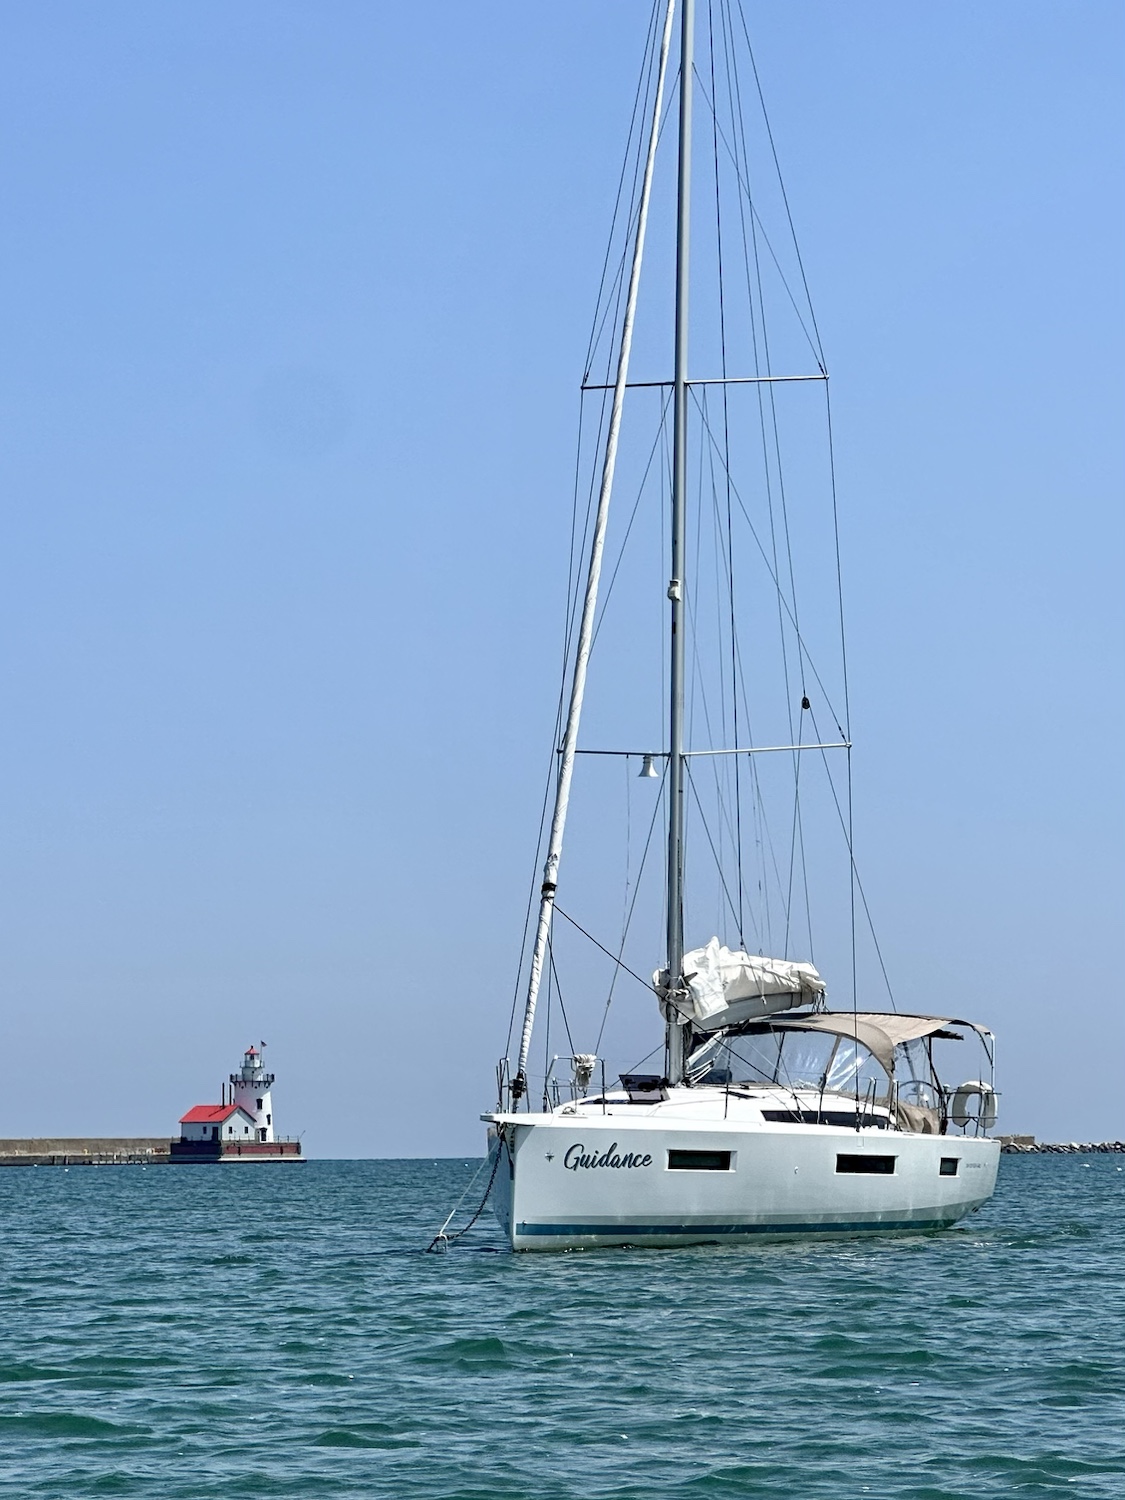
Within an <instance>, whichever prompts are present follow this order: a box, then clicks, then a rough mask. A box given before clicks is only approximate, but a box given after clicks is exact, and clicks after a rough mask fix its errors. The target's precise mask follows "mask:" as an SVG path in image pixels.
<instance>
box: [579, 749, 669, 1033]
mask: <svg viewBox="0 0 1125 1500" xmlns="http://www.w3.org/2000/svg"><path fill="white" fill-rule="evenodd" d="M625 759H626V765H628V756H626V758H625ZM626 775H629V772H628V771H626ZM666 790H667V783H666V782H664V781H663V779H662V781H661V786H660V796H659V797H657V798H656V799H655V800H654V802H653V808H652V817H651V818H650V819H649V824H648V834H647V835H646V837H645V846H644V849H643V850H642V852H641V862H640V864H639V865H638V866H637V879H636V883H635V884H634V886H633V899H632V901H631V902H630V903H629V910H628V913H627V915H626V917H625V921H624V923H623V925H622V929H621V946H620V947H619V948H618V950H617V958H616V960H615V967H614V970H613V977H612V978H611V979H610V982H609V993H608V994H607V995H606V1000H605V1009H604V1010H603V1011H602V1020H601V1025H600V1026H599V1027H598V1037H597V1041H596V1042H595V1043H594V1051H595V1052H599V1051H600V1050H601V1045H602V1036H603V1035H604V1033H605V1027H606V1022H607V1021H608V1019H609V1007H610V1006H611V1004H612V1003H613V992H614V989H615V988H616V985H617V975H618V973H619V972H620V969H622V968H624V967H625V966H624V964H622V963H621V955H622V954H623V953H624V952H625V941H626V939H627V938H628V936H629V929H630V928H631V927H632V925H633V913H634V912H635V911H636V908H637V897H638V896H639V895H640V891H641V878H642V876H643V875H644V872H645V865H646V864H647V862H648V851H649V848H650V847H651V845H652V835H653V832H654V830H655V828H656V819H657V814H658V813H660V812H661V811H662V809H663V808H664V806H665V794H666ZM627 972H631V971H627ZM633 977H634V978H636V975H634V976H633ZM650 988H651V986H650ZM661 1045H663V1043H662V1044H661Z"/></svg>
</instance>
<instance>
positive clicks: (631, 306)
mask: <svg viewBox="0 0 1125 1500" xmlns="http://www.w3.org/2000/svg"><path fill="white" fill-rule="evenodd" d="M675 14H676V0H668V3H667V7H666V10H665V13H664V30H663V34H662V36H661V42H660V63H659V67H658V69H657V77H656V92H655V95H654V98H653V105H652V116H651V120H650V124H649V136H648V148H647V152H646V155H645V170H644V177H643V179H642V182H641V196H640V200H639V202H638V205H637V232H636V238H635V239H634V241H633V260H632V266H631V268H630V272H629V292H628V296H627V298H626V301H625V316H624V318H623V320H622V323H621V344H620V347H619V350H618V355H617V377H616V381H615V384H614V387H613V405H612V408H611V410H610V418H609V432H608V435H607V437H606V445H605V457H604V459H603V462H602V480H601V489H600V491H599V493H598V509H597V513H596V516H595V520H594V534H593V538H592V540H591V543H590V562H589V566H588V568H587V572H586V593H585V596H584V598H583V600H582V618H581V622H580V624H579V627H578V645H577V648H576V650H575V653H574V674H573V677H572V678H571V686H570V704H569V707H568V709H567V717H566V729H565V732H564V734H563V741H562V745H561V746H560V748H559V772H558V779H557V781H556V783H555V807H554V812H553V814H552V817H551V833H550V838H549V840H548V843H547V860H546V863H545V864H544V866H543V885H542V887H541V889H540V892H539V920H538V922H537V924H536V928H535V946H534V947H533V949H532V952H531V967H530V972H529V974H528V981H527V998H526V1000H525V1001H524V1012H523V1030H522V1032H521V1034H520V1050H519V1058H518V1060H517V1063H516V1076H515V1078H514V1079H513V1080H512V1099H513V1101H518V1100H519V1099H520V1098H521V1097H522V1096H523V1094H524V1093H526V1091H527V1058H528V1052H529V1050H530V1047H531V1030H532V1026H533V1025H534V1023H535V1006H536V1002H537V1000H538V998H539V987H540V984H541V982H542V978H543V965H544V961H545V959H546V957H547V947H548V944H549V942H550V938H551V918H552V916H553V913H554V906H555V889H556V885H557V883H558V876H559V861H560V859H561V858H562V845H563V833H564V831H565V829H566V813H567V806H568V804H569V802H570V784H571V781H572V779H573V777H574V759H575V756H576V754H577V751H578V728H579V723H580V720H581V717H582V699H583V697H584V695H585V692H586V671H587V667H588V665H589V661H590V650H591V648H592V646H593V643H594V621H595V618H596V616H597V608H598V583H599V581H600V579H601V571H602V554H603V552H604V550H605V533H606V526H607V524H608V521H609V501H610V495H611V494H612V491H613V475H614V470H615V468H616V465H617V444H618V438H619V436H620V431H621V413H622V410H623V408H624V405H625V390H626V387H627V385H628V383H629V355H630V353H631V351H632V347H633V322H634V319H635V317H636V311H637V292H638V290H639V288H640V282H641V260H642V257H643V255H644V245H645V229H646V227H647V224H648V205H649V199H650V197H651V193H652V169H653V164H654V162H655V161H656V145H657V141H658V140H659V137H660V116H661V113H662V110H663V107H664V81H665V78H666V76H667V71H668V52H669V49H670V47H671V41H672V23H673V21H674V19H675ZM681 92H682V91H681ZM681 138H682V132H681Z"/></svg>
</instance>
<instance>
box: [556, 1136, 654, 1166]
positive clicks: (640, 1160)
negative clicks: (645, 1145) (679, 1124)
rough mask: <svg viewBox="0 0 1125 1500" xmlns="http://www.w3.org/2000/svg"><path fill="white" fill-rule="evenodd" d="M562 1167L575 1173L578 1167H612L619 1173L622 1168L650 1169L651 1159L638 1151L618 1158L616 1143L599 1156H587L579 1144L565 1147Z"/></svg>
mask: <svg viewBox="0 0 1125 1500" xmlns="http://www.w3.org/2000/svg"><path fill="white" fill-rule="evenodd" d="M563 1166H564V1167H565V1168H566V1169H567V1171H568V1172H577V1171H578V1169H579V1167H613V1168H614V1169H615V1170H618V1171H619V1170H620V1169H621V1168H622V1167H651V1166H652V1157H651V1156H648V1155H647V1154H645V1155H642V1154H641V1152H639V1151H636V1152H634V1151H626V1152H625V1153H624V1154H623V1155H622V1156H618V1154H617V1142H616V1141H614V1143H613V1145H612V1146H611V1147H610V1148H609V1150H608V1151H603V1152H602V1154H601V1155H600V1156H598V1155H597V1154H596V1153H592V1154H590V1155H587V1154H586V1148H585V1146H584V1145H583V1144H582V1143H581V1142H579V1144H578V1145H577V1146H568V1147H567V1152H566V1155H565V1156H564V1157H563Z"/></svg>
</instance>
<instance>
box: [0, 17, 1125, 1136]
mask: <svg viewBox="0 0 1125 1500" xmlns="http://www.w3.org/2000/svg"><path fill="white" fill-rule="evenodd" d="M747 13H748V18H749V23H750V28H751V34H752V37H753V39H754V43H755V50H756V55H757V60H758V67H759V71H760V74H761V78H762V83H763V87H764V90H765V93H766V97H767V101H768V103H769V107H770V114H771V120H772V124H773V129H774V134H775V138H776V141H777V146H778V150H779V154H780V157H781V162H782V167H783V170H784V174H785V181H786V186H787V190H788V194H789V200H790V204H791V207H792V210H793V214H794V218H795V221H796V225H797V231H798V235H799V238H800V243H801V247H802V252H803V255H804V260H805V266H806V270H807V273H808V278H809V283H810V286H811V289H812V295H813V301H814V304H815V306H816V309H817V316H818V319H819V324H820V330H821V334H822V338H823V342H824V346H825V349H826V353H827V360H828V367H829V369H830V371H831V376H832V387H833V393H834V394H833V410H834V430H835V438H836V463H837V478H838V485H839V496H840V514H841V531H842V550H843V564H844V588H845V602H846V606H847V616H848V649H849V660H850V664H851V671H852V727H853V739H854V742H855V752H854V764H855V775H856V782H855V803H856V830H857V832H856V848H857V858H858V862H859V866H860V870H861V873H862V877H863V881H864V887H865V890H866V892H867V894H868V897H869V900H870V903H871V906H872V911H873V915H874V918H875V922H876V926H877V929H878V932H879V937H880V942H881V946H882V951H883V955H884V958H885V960H886V962H887V965H888V969H889V971H890V972H891V974H892V975H893V976H894V981H895V986H896V989H897V991H898V992H899V994H900V1000H901V997H902V996H905V997H906V999H907V1000H908V1002H909V1003H908V1004H905V1005H903V1008H905V1009H911V1010H914V1009H918V1010H930V1009H932V1010H935V1011H938V1012H944V1013H957V1014H968V1015H970V1016H972V1017H973V1018H975V1019H980V1020H982V1021H985V1022H986V1023H987V1024H989V1025H991V1026H992V1028H993V1029H994V1030H995V1032H996V1034H997V1038H998V1075H999V1081H1000V1087H1001V1091H1002V1096H1001V1124H1002V1128H1004V1129H1008V1130H1012V1131H1032V1132H1034V1133H1036V1134H1038V1135H1039V1136H1040V1137H1041V1138H1046V1139H1055V1140H1058V1139H1062V1140H1091V1139H1106V1138H1121V1137H1125V1106H1123V1101H1125V1090H1123V1088H1122V1076H1121V1074H1122V1062H1123V1044H1125V1022H1123V1020H1122V1009H1123V1007H1122V995H1121V990H1122V986H1121V983H1120V980H1119V979H1118V978H1116V977H1115V971H1114V970H1113V967H1112V966H1113V963H1114V962H1115V961H1116V957H1115V956H1120V949H1121V914H1122V903H1121V896H1122V850H1123V848H1125V840H1123V837H1122V835H1123V833H1125V830H1123V828H1122V821H1123V820H1122V797H1121V775H1120V766H1121V751H1122V739H1123V736H1122V727H1123V726H1122V693H1121V680H1122V674H1121V666H1122V660H1121V656H1122V653H1121V642H1122V624H1123V622H1122V590H1121V564H1122V553H1123V550H1125V549H1123V546H1122V508H1121V489H1122V484H1121V481H1122V461H1121V460H1122V454H1121V437H1120V433H1121V394H1122V390H1121V387H1122V376H1121V360H1120V353H1119V351H1120V348H1121V343H1122V301H1123V299H1122V282H1121V274H1120V267H1121V265H1122V263H1123V258H1122V210H1121V204H1122V201H1123V200H1122V194H1121V185H1122V139H1123V136H1122V131H1121V123H1122V121H1121V85H1120V77H1119V58H1120V55H1121V43H1122V39H1123V38H1122V32H1123V31H1125V16H1123V13H1122V11H1121V8H1120V6H1119V5H1117V4H1116V3H1108V0H1107V3H1103V0H1066V3H1063V0H1049V3H1048V0H1018V3H1016V0H992V3H990V4H988V5H985V6H981V5H970V4H968V3H964V0H954V3H950V4H946V5H942V6H920V5H916V6H903V5H898V4H893V3H890V0H858V3H854V4H850V5H847V6H841V5H838V4H836V3H830V0H785V3H781V0H761V3H755V4H749V5H748V7H747ZM648 15H649V7H648V4H647V0H614V3H613V4H612V5H607V4H604V3H602V4H597V3H594V0H575V3H572V4H570V5H567V6H546V5H532V6H528V5H525V4H517V3H513V0H496V3H494V4H491V5H489V6H487V7H484V8H483V9H482V8H480V7H467V6H464V5H459V4H453V3H437V0H434V3H428V0H416V3H414V4H412V5H409V6H398V5H390V4H380V5H371V4H370V3H366V0H365V3H358V0H357V3H351V0H323V3H320V4H317V5H311V4H307V3H304V4H301V3H293V0H268V3H265V0H242V3H241V4H239V5H237V6H231V5H227V4H220V3H217V0H201V3H193V4H191V5H188V4H185V3H180V4H170V5H160V6H153V5H150V4H147V3H137V0H118V3H116V4H115V5H113V6H110V7H93V6H88V5H84V4H78V3H73V0H56V3H55V4H52V5H50V6H33V5H24V6H16V5H9V6H7V7H5V8H4V9H3V11H2V12H0V32H2V35H3V45H2V46H0V77H2V86H0V139H2V142H3V144H2V147H0V195H2V198H3V201H4V203H5V207H6V212H5V214H4V216H3V224H2V227H0V285H2V286H3V288H4V294H3V296H2V297H0V350H2V355H0V411H2V413H3V419H2V421H0V504H2V514H0V705H2V707H0V932H2V940H0V1136H30V1135H86V1134H90V1135H117V1134H119V1135H149V1134H154V1135H156V1134H163V1133H172V1132H173V1131H174V1130H175V1128H176V1121H177V1120H178V1118H179V1116H180V1115H181V1114H182V1113H183V1112H184V1111H185V1110H186V1109H187V1108H188V1107H189V1106H190V1105H192V1104H194V1103H197V1102H202V1101H207V1100H212V1099H217V1097H218V1088H219V1083H220V1080H221V1079H223V1078H224V1077H225V1075H226V1074H227V1073H228V1072H229V1071H230V1070H231V1069H232V1068H234V1067H235V1066H236V1064H237V1062H238V1061H239V1058H240V1055H241V1053H242V1051H243V1049H244V1048H245V1047H246V1046H247V1045H249V1043H250V1042H251V1041H254V1042H257V1041H258V1040H260V1039H264V1040H265V1041H266V1042H267V1043H268V1044H269V1051H268V1054H267V1057H268V1060H269V1062H270V1064H271V1066H272V1067H273V1069H274V1070H275V1071H276V1073H277V1080H278V1081H277V1084H276V1086H275V1091H274V1103H275V1111H276V1119H277V1121H278V1126H279V1129H280V1130H281V1131H282V1132H298V1131H299V1132H301V1133H303V1135H304V1138H305V1141H306V1144H307V1147H308V1149H309V1151H310V1152H311V1154H313V1155H319V1156H337V1157H359V1156H440V1155H455V1154H463V1153H475V1152H476V1151H478V1150H479V1149H480V1145H481V1138H482V1131H483V1127H482V1126H481V1125H480V1123H479V1119H478V1116H479V1114H480V1112H481V1111H482V1110H485V1109H488V1108H489V1107H490V1106H491V1105H492V1104H493V1103H494V1098H495V1084H494V1068H495V1062H496V1059H497V1057H498V1056H499V1055H500V1053H501V1052H502V1050H503V1048H504V1041H505V1036H506V1032H507V1026H508V1016H509V1009H510V1006H511V1001H512V989H513V982H514V978H515V969H516V963H517V959H518V953H519V946H520V933H521V928H522V921H523V910H524V902H525V899H526V893H527V886H528V880H529V877H530V876H531V873H532V860H533V856H534V850H535V838H536V830H537V826H538V818H539V803H540V797H541V794H542V776H543V769H544V765H545V763H546V761H547V759H548V758H549V755H550V747H551V735H552V727H553V719H554V706H555V695H556V692H557V680H558V648H559V636H560V630H559V624H560V614H561V610H562V607H563V599H564V592H565V585H566V576H565V575H566V547H567V538H568V528H569V519H570V500H571V484H572V475H573V463H574V442H575V433H576V412H577V396H576V390H577V386H578V383H579V380H580V377H581V373H582V361H583V356H584V352H585V346H586V337H587V333H588V327H589V321H590V317H591V313H592V310H593V306H594V301H595V296H596V290H597V279H598V273H599V271H600V266H601V255H602V251H603V247H604V243H605V236H606V233H607V229H608V223H609V217H610V214H611V211H612V204H613V194H614V190H615V187H616V181H617V173H618V170H619V164H620V159H621V152H622V149H623V145H624V140H625V133H626V129H627V124H628V114H629V108H630V105H631V101H632V91H633V86H634V82H635V78H636V73H637V68H638V66H639V61H640V54H641V49H642V46H643V38H644V33H645V28H646V25H647V22H648ZM655 233H656V229H655V226H654V234H655ZM622 665H623V666H624V668H625V670H626V671H627V670H628V663H627V662H624V663H622ZM575 899H576V900H578V898H577V897H576V898H575ZM598 899H600V897H599V898H597V899H596V900H595V901H594V903H593V905H588V906H586V907H583V912H584V915H586V916H587V918H588V919H589V920H591V921H592V922H594V924H595V925H597V923H598V922H599V920H601V919H602V917H603V916H604V917H605V920H606V921H607V922H608V921H609V915H608V912H604V913H603V912H602V911H600V910H599V909H598V907H597V900H598ZM606 900H607V901H608V900H609V898H608V897H607V898H606ZM613 900H614V901H615V902H616V903H618V904H619V902H620V896H619V895H617V896H615V897H614V898H613ZM613 920H615V921H616V920H617V912H616V906H615V908H614V916H613ZM659 959H660V954H659V953H653V955H652V961H653V964H654V965H655V963H656V962H658V961H659ZM621 1003H622V1004H626V1005H629V1006H634V1007H637V1008H636V1011H635V1025H636V1027H637V1029H638V1035H639V1034H640V1032H641V1031H642V1030H645V1031H651V1033H652V1038H651V1039H652V1041H653V1042H655V1041H656V1040H657V1018H656V1015H655V1007H654V1006H653V1003H652V1001H651V998H649V999H646V998H645V997H644V996H643V995H642V996H640V998H639V999H638V998H637V996H636V995H634V994H631V995H630V996H629V997H625V996H624V993H623V995H622V1000H621ZM631 1024H632V1023H631ZM576 1043H577V1039H576Z"/></svg>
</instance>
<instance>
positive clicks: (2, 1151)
mask: <svg viewBox="0 0 1125 1500" xmlns="http://www.w3.org/2000/svg"><path fill="white" fill-rule="evenodd" d="M171 1144H172V1143H171V1141H170V1140H169V1139H168V1137H167V1136H157V1135H141V1136H33V1137H30V1138H29V1139H27V1140H3V1139H0V1167H120V1166H136V1165H138V1164H139V1165H142V1166H153V1167H155V1166H166V1165H167V1163H168V1162H169V1161H170V1160H171V1151H170V1148H171Z"/></svg>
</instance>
